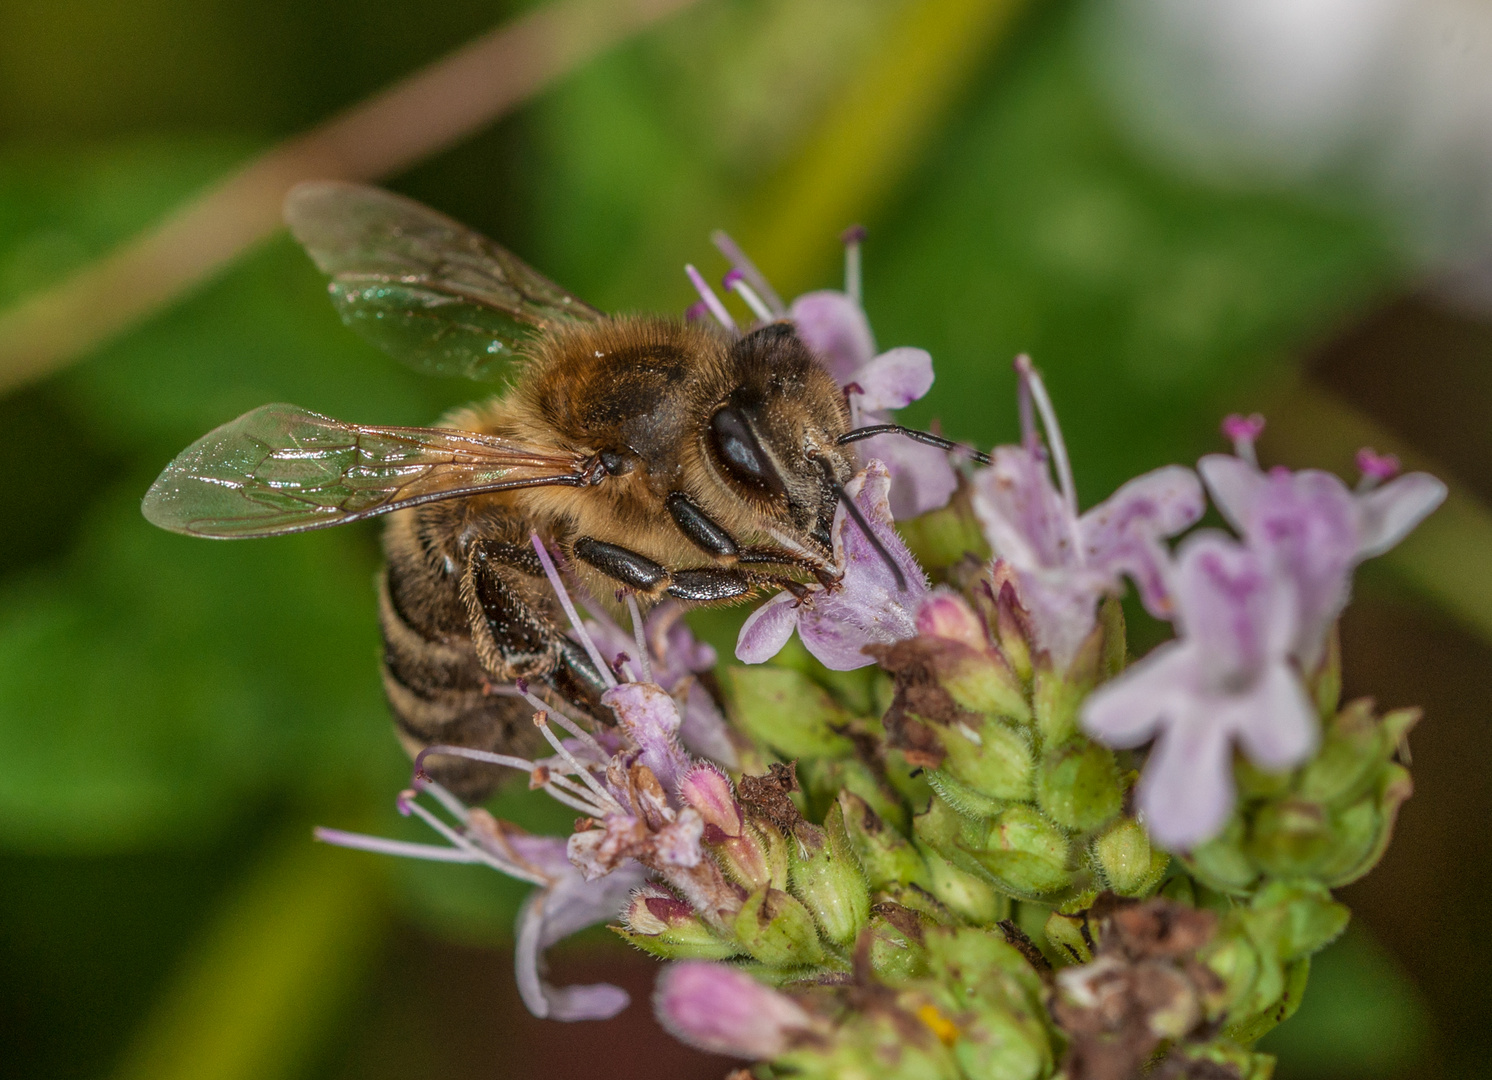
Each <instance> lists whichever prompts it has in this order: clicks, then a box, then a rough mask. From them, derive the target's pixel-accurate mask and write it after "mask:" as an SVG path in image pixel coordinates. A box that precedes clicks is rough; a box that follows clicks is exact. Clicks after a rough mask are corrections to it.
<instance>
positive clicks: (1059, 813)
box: [1036, 739, 1124, 832]
mask: <svg viewBox="0 0 1492 1080" xmlns="http://www.w3.org/2000/svg"><path fill="white" fill-rule="evenodd" d="M1123 801H1124V788H1123V786H1122V784H1121V783H1120V776H1119V766H1118V765H1117V764H1116V763H1115V761H1114V754H1113V751H1111V750H1109V749H1108V748H1107V747H1103V746H1099V745H1098V744H1097V743H1094V742H1089V741H1088V740H1087V739H1073V740H1071V741H1069V742H1067V743H1064V744H1063V745H1061V746H1058V747H1056V748H1054V749H1051V750H1048V751H1047V753H1046V756H1045V757H1043V758H1042V761H1041V769H1040V771H1039V772H1038V773H1037V777H1036V804H1037V805H1038V806H1039V807H1041V810H1042V812H1043V813H1045V814H1046V816H1047V817H1049V818H1051V819H1052V820H1053V821H1055V822H1056V823H1057V824H1058V825H1061V826H1062V827H1064V828H1067V829H1071V830H1073V831H1074V832H1088V831H1089V830H1091V829H1096V828H1098V826H1100V825H1102V824H1103V823H1104V822H1106V821H1108V820H1109V819H1110V818H1112V817H1113V816H1114V815H1115V814H1117V813H1119V807H1120V805H1121V804H1122V803H1123Z"/></svg>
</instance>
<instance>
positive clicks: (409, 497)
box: [142, 405, 590, 538]
mask: <svg viewBox="0 0 1492 1080" xmlns="http://www.w3.org/2000/svg"><path fill="white" fill-rule="evenodd" d="M585 465H586V462H585V459H583V458H581V457H579V456H577V455H575V454H566V453H563V452H559V451H554V450H546V449H542V448H537V447H528V446H523V445H521V444H519V443H515V442H511V441H509V440H506V439H500V438H496V437H494V436H490V435H479V434H476V433H475V432H470V431H457V430H453V429H448V428H401V427H363V426H360V425H357V424H344V423H342V422H341V421H340V420H333V419H331V418H330V417H326V416H321V415H319V414H317V413H313V412H310V411H308V410H306V409H301V408H297V407H296V406H294V405H263V406H261V407H259V408H257V409H255V410H254V411H253V412H248V413H244V415H242V416H240V417H239V418H238V419H237V420H233V421H230V422H229V423H227V424H224V425H223V426H222V427H220V428H217V429H216V430H214V431H210V432H208V433H207V434H206V435H204V436H202V438H200V439H198V440H197V441H196V442H194V443H193V444H192V445H191V446H189V447H187V448H186V449H185V450H183V451H182V452H181V453H180V454H178V455H177V456H176V460H174V461H173V462H171V464H170V465H168V466H166V470H165V471H164V472H163V473H161V475H160V477H159V478H158V479H157V480H156V482H155V483H154V484H152V485H151V487H150V490H149V491H148V492H146V495H145V501H144V504H143V507H142V509H143V510H144V512H145V516H146V518H148V519H149V520H150V521H151V522H152V523H153V524H156V525H159V526H160V527H161V528H163V529H170V530H171V531H172V532H179V533H187V534H189V535H192V536H209V537H218V538H230V537H244V536H273V535H276V534H279V533H293V532H304V531H305V530H307V529H321V528H326V527H328V526H331V525H341V524H344V523H346V522H349V521H359V520H361V519H362V518H365V517H372V516H373V515H374V514H386V513H388V512H389V511H391V510H398V509H400V508H401V507H406V506H417V505H419V504H420V503H426V502H434V501H436V500H438V499H454V498H460V497H462V496H465V495H476V494H481V493H483V492H491V491H503V490H506V489H509V488H517V487H540V486H545V485H551V484H563V485H571V486H584V485H586V484H587V483H589V482H590V478H589V475H588V473H587V472H586V469H585Z"/></svg>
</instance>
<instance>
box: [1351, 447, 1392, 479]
mask: <svg viewBox="0 0 1492 1080" xmlns="http://www.w3.org/2000/svg"><path fill="white" fill-rule="evenodd" d="M1357 468H1358V471H1359V472H1361V473H1362V474H1363V476H1365V477H1367V478H1369V479H1370V480H1377V481H1380V482H1382V481H1384V480H1392V479H1393V478H1394V477H1396V476H1398V475H1399V470H1400V468H1401V466H1400V464H1399V459H1398V458H1397V457H1395V456H1394V455H1393V454H1380V453H1378V452H1377V451H1376V450H1374V449H1373V448H1372V447H1371V446H1364V447H1363V448H1362V449H1361V450H1359V451H1358V452H1357Z"/></svg>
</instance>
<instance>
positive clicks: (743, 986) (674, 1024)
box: [653, 960, 816, 1060]
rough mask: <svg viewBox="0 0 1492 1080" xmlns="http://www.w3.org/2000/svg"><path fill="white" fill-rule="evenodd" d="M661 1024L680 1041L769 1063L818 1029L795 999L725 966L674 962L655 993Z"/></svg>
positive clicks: (702, 1048)
mask: <svg viewBox="0 0 1492 1080" xmlns="http://www.w3.org/2000/svg"><path fill="white" fill-rule="evenodd" d="M653 1007H654V1010H655V1011H656V1012H657V1014H658V1021H659V1023H661V1024H662V1025H663V1026H664V1027H665V1028H666V1029H667V1030H668V1031H669V1032H670V1033H671V1034H672V1035H674V1036H675V1037H676V1038H678V1039H679V1040H680V1041H681V1042H685V1043H688V1044H689V1045H690V1046H693V1047H697V1048H698V1049H700V1050H708V1051H710V1052H711V1053H715V1054H728V1055H730V1056H732V1057H739V1058H749V1059H752V1060H764V1059H767V1058H774V1057H777V1056H778V1055H780V1054H782V1053H783V1052H784V1051H786V1050H787V1049H788V1048H789V1046H790V1045H791V1043H792V1041H793V1039H794V1037H795V1036H798V1035H801V1034H803V1033H806V1032H809V1031H812V1030H813V1029H814V1028H815V1026H816V1025H815V1022H814V1020H813V1018H812V1017H811V1016H810V1015H809V1014H808V1013H807V1012H805V1011H804V1009H803V1007H802V1006H801V1005H799V1004H798V1003H797V1002H796V1001H794V1000H793V999H792V998H790V997H788V996H787V995H786V994H780V993H778V992H777V991H776V990H772V989H769V988H768V987H765V986H763V985H761V984H760V983H759V982H757V981H756V980H755V979H753V978H752V977H751V976H749V975H747V974H745V973H744V972H741V971H737V970H736V969H735V968H732V967H727V966H726V965H724V964H709V963H704V962H703V961H698V960H689V961H684V962H682V963H677V964H671V965H669V967H668V968H667V969H665V970H664V972H663V974H662V975H660V976H659V978H658V989H657V991H656V992H655V993H654V995H653Z"/></svg>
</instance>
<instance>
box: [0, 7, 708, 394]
mask: <svg viewBox="0 0 1492 1080" xmlns="http://www.w3.org/2000/svg"><path fill="white" fill-rule="evenodd" d="M695 2H696V0H557V2H556V3H552V4H549V5H547V6H545V7H542V8H539V9H538V10H536V11H533V12H530V13H529V14H526V15H524V16H522V17H520V18H518V19H515V20H513V21H512V22H510V23H507V24H505V25H503V26H501V27H499V28H498V29H496V30H494V31H492V32H491V33H489V34H486V35H484V36H483V37H480V38H477V39H476V40H475V41H472V42H470V43H468V44H467V45H465V46H463V47H461V48H459V49H457V50H456V51H455V52H453V53H451V54H449V55H447V56H445V57H442V58H441V59H440V60H437V61H436V62H435V63H433V64H431V65H430V66H429V67H426V68H424V69H422V70H420V71H418V72H416V73H415V74H413V75H410V76H408V77H407V78H405V79H403V80H401V81H399V82H397V83H395V84H394V85H392V86H390V87H388V88H387V89H385V90H383V91H380V92H379V93H377V94H375V95H373V96H372V97H371V98H369V99H367V100H366V101H363V102H360V103H359V104H357V105H354V106H353V107H351V108H350V109H348V110H346V111H345V112H342V113H340V114H338V115H336V116H334V117H332V118H331V119H330V120H328V121H326V122H325V123H323V124H321V125H320V126H318V127H316V128H313V129H312V130H310V131H308V132H305V133H304V134H302V135H299V136H296V137H295V138H293V139H289V140H287V141H286V142H284V143H281V144H280V145H279V146H277V147H275V148H274V149H272V150H270V151H269V152H268V153H266V154H264V155H263V156H261V157H258V158H256V159H254V160H253V161H251V162H250V163H249V164H248V165H246V166H244V167H243V168H242V169H240V170H238V171H237V172H235V173H233V174H232V175H230V176H229V177H227V178H226V179H224V180H222V181H221V182H219V183H218V184H216V185H214V186H213V187H212V188H210V189H208V190H207V191H206V192H204V193H203V194H202V195H200V196H199V197H197V198H196V199H194V200H192V201H191V202H189V203H187V204H186V205H184V206H182V207H180V208H179V209H177V210H176V211H174V212H173V213H172V214H171V215H170V216H169V217H167V218H166V219H165V220H164V221H162V222H161V223H160V224H158V225H156V226H154V227H152V228H150V229H149V230H147V231H146V232H144V233H142V234H141V235H139V236H137V237H136V238H135V239H133V240H130V241H128V242H126V243H125V244H124V245H122V246H121V247H119V248H118V249H116V250H115V251H113V252H111V253H110V254H108V255H106V256H104V257H103V258H101V259H99V260H97V261H95V262H93V263H90V264H89V265H88V266H85V267H84V268H83V269H81V270H80V271H78V272H77V273H75V274H73V275H72V276H71V277H69V278H67V279H66V280H64V281H62V282H61V283H60V284H58V285H56V286H54V287H53V288H50V289H47V290H45V291H43V292H40V293H37V294H35V295H33V296H30V297H28V298H25V299H23V300H22V301H20V302H19V303H18V304H16V305H15V306H13V307H11V308H10V309H9V310H7V311H3V312H0V393H5V392H7V391H9V390H11V389H14V388H15V387H17V386H20V385H22V384H24V383H28V382H32V381H34V380H36V379H40V378H43V377H45V376H47V375H50V374H51V373H52V372H54V371H56V370H58V369H59V368H61V367H63V366H65V365H66V364H68V363H69V362H70V361H72V360H75V359H77V358H78V357H79V356H81V355H82V354H84V353H85V352H87V351H88V350H89V349H91V348H93V347H94V346H96V345H99V344H100V343H102V342H104V341H106V340H108V339H109V338H111V337H113V336H115V335H116V334H118V333H120V332H122V331H124V330H126V329H128V328H129V327H130V326H132V325H133V324H135V323H136V322H138V321H139V320H141V319H143V318H145V317H146V316H148V315H150V314H151V313H152V312H154V311H156V310H158V309H160V308H162V307H164V306H165V305H166V304H168V303H169V302H170V301H172V300H174V299H175V298H176V297H177V296H179V295H180V294H182V293H183V292H185V291H186V290H188V289H190V288H191V287H192V286H194V285H197V284H199V283H200V282H202V281H203V280H204V279H206V278H208V277H209V276H210V275H212V274H213V273H214V272H216V271H217V270H220V269H221V268H222V267H223V266H225V265H226V264H227V263H229V262H230V261H232V260H233V259H234V258H236V257H237V256H238V255H240V254H242V253H243V252H244V251H245V250H246V249H248V248H250V247H252V246H253V245H254V244H256V243H258V242H259V241H261V240H263V239H265V238H266V237H268V236H270V235H271V234H273V233H274V232H275V230H277V229H278V228H279V227H280V206H281V204H282V203H283V202H284V199H285V193H286V192H288V191H289V190H290V189H291V188H292V187H294V186H295V185H296V184H298V183H300V182H301V181H303V180H315V179H343V180H372V179H376V178H378V177H382V176H388V175H390V174H393V173H397V172H400V171H401V170H403V169H407V168H409V167H410V166H411V165H413V164H415V163H416V162H418V161H420V160H422V159H424V158H426V157H429V156H430V155H431V154H434V153H436V152H438V151H440V150H443V149H445V148H446V147H448V146H451V145H452V144H454V143H456V142H457V141H459V140H460V139H462V138H464V137H465V136H467V135H469V134H471V133H472V132H474V131H476V130H477V129H478V128H480V127H482V126H483V125H485V124H488V123H490V122H491V121H492V120H494V119H495V118H497V117H498V116H501V115H502V114H503V113H505V112H508V111H509V110H510V109H512V108H513V107H514V106H515V105H517V104H519V103H521V102H522V101H524V100H525V99H527V98H529V97H531V96H533V95H534V94H535V93H537V92H538V91H539V90H542V89H543V88H544V87H546V86H548V85H549V84H550V83H552V82H554V81H555V80H556V79H558V78H559V77H560V76H562V75H564V74H566V73H568V72H570V71H573V70H575V69H576V68H578V67H579V66H580V65H581V64H583V63H584V62H585V61H586V60H588V59H590V58H591V57H593V56H595V55H596V54H597V53H599V52H601V51H602V50H604V49H606V48H607V47H609V46H611V45H614V44H616V43H617V42H619V41H621V40H623V39H624V38H626V37H628V36H630V35H632V34H633V33H635V32H637V31H638V30H641V29H642V28H643V27H645V26H647V25H649V24H650V23H653V22H655V21H657V20H658V19H660V18H662V17H664V16H665V15H669V14H671V13H673V12H675V11H677V10H679V9H681V8H684V7H687V6H689V5H690V4H692V3H695Z"/></svg>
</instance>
